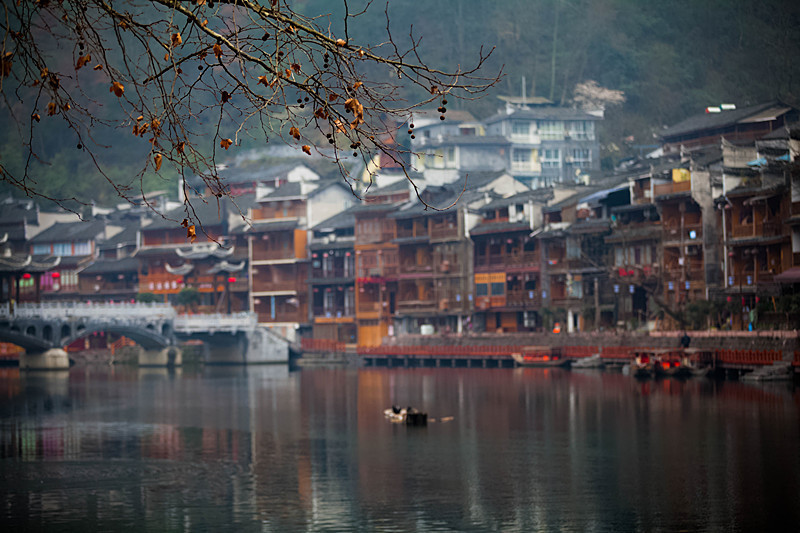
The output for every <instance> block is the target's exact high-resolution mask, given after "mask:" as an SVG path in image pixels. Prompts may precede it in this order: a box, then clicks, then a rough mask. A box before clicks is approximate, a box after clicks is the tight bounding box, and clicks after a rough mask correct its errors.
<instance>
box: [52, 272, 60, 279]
mask: <svg viewBox="0 0 800 533" xmlns="http://www.w3.org/2000/svg"><path fill="white" fill-rule="evenodd" d="M50 276H52V277H53V279H58V278H60V277H61V273H60V272H53V273H52V274H50Z"/></svg>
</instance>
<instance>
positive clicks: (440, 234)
mask: <svg viewBox="0 0 800 533" xmlns="http://www.w3.org/2000/svg"><path fill="white" fill-rule="evenodd" d="M459 237H460V235H459V234H458V227H454V228H450V227H443V228H435V227H434V228H431V239H458V238H459Z"/></svg>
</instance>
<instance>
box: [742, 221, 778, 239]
mask: <svg viewBox="0 0 800 533" xmlns="http://www.w3.org/2000/svg"><path fill="white" fill-rule="evenodd" d="M782 230H783V225H782V224H781V223H780V222H778V221H768V222H761V223H755V224H733V225H732V227H731V238H734V239H746V238H758V237H778V236H780V235H781V232H782Z"/></svg>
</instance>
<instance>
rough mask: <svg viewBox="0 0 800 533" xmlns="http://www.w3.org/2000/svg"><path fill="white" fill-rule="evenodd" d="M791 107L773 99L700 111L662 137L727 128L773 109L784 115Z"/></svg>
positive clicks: (664, 133)
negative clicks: (716, 110)
mask: <svg viewBox="0 0 800 533" xmlns="http://www.w3.org/2000/svg"><path fill="white" fill-rule="evenodd" d="M791 109H792V108H791V107H789V106H786V105H784V104H782V103H781V102H778V101H772V102H765V103H762V104H757V105H753V106H749V107H743V108H741V109H732V110H730V111H723V112H721V113H699V114H697V115H693V116H691V117H689V118H687V119H685V120H682V121H681V122H678V123H677V124H675V125H674V126H670V127H669V128H667V129H665V130H664V131H662V132H661V137H662V138H663V139H665V140H667V139H668V138H669V137H677V136H680V135H686V134H688V133H692V132H696V131H703V130H715V129H721V128H726V127H729V126H733V125H734V124H738V123H740V122H747V119H749V118H752V117H754V116H757V115H763V113H764V112H768V111H773V112H774V113H775V114H776V115H783V114H785V113H786V112H788V111H790V110H791Z"/></svg>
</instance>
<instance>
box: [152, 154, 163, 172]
mask: <svg viewBox="0 0 800 533" xmlns="http://www.w3.org/2000/svg"><path fill="white" fill-rule="evenodd" d="M163 160H164V157H163V156H162V155H161V154H156V155H154V156H153V162H154V163H155V164H156V172H158V171H159V170H161V162H162V161H163Z"/></svg>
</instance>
